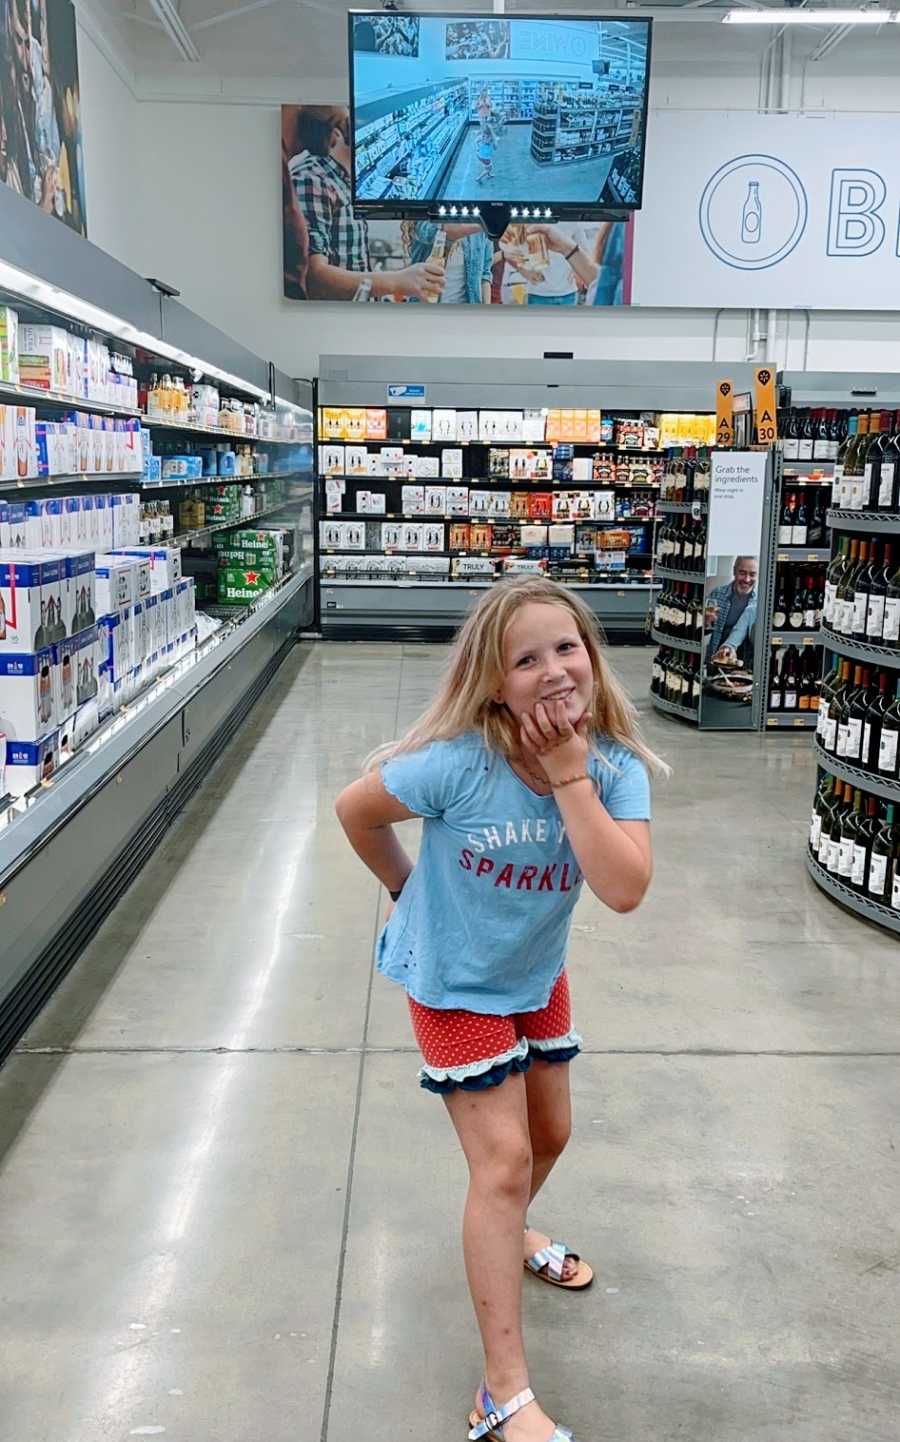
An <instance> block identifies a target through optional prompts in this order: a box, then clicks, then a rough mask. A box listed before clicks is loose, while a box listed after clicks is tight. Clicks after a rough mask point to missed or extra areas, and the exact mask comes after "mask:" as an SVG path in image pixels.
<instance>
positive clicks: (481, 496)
mask: <svg viewBox="0 0 900 1442" xmlns="http://www.w3.org/2000/svg"><path fill="white" fill-rule="evenodd" d="M491 504H492V500H491V492H490V491H470V492H469V514H470V515H471V516H489V515H490V513H491Z"/></svg>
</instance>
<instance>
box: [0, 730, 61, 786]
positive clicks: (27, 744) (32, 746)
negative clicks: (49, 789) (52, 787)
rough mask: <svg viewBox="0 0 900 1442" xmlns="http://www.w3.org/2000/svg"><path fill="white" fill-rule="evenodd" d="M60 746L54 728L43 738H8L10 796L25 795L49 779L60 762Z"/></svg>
mask: <svg viewBox="0 0 900 1442" xmlns="http://www.w3.org/2000/svg"><path fill="white" fill-rule="evenodd" d="M58 746H59V740H58V736H57V733H56V732H55V731H51V732H50V734H49V735H48V736H44V737H42V739H41V740H40V741H7V743H6V789H7V791H8V792H9V794H10V796H24V795H25V794H26V792H28V791H32V790H33V789H34V788H35V786H40V784H41V782H42V781H49V780H50V777H51V776H52V775H53V774H54V772H55V771H56V768H57V766H58V765H59V750H58Z"/></svg>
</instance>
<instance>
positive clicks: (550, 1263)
mask: <svg viewBox="0 0 900 1442" xmlns="http://www.w3.org/2000/svg"><path fill="white" fill-rule="evenodd" d="M567 1257H573V1258H574V1259H575V1261H576V1262H578V1261H580V1260H581V1258H580V1257H579V1255H578V1253H577V1252H573V1251H572V1250H571V1248H570V1247H567V1246H566V1244H565V1242H551V1243H550V1245H549V1247H542V1248H541V1250H540V1251H539V1252H535V1254H534V1256H533V1257H529V1258H528V1261H527V1263H526V1265H527V1266H529V1267H530V1268H531V1270H532V1271H533V1272H542V1271H543V1269H544V1268H545V1267H546V1268H547V1271H548V1272H549V1274H550V1276H551V1277H554V1278H555V1279H556V1281H557V1282H561V1281H562V1274H563V1267H564V1265H565V1261H566V1258H567ZM551 1442H553V1439H552V1438H551Z"/></svg>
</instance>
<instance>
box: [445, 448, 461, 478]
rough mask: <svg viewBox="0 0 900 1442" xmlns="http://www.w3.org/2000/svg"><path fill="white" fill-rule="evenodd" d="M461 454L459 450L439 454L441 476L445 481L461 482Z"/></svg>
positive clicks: (448, 450)
mask: <svg viewBox="0 0 900 1442" xmlns="http://www.w3.org/2000/svg"><path fill="white" fill-rule="evenodd" d="M462 473H463V453H462V451H461V450H454V449H447V450H446V451H442V452H441V475H442V476H443V477H444V479H445V480H448V481H458V480H462Z"/></svg>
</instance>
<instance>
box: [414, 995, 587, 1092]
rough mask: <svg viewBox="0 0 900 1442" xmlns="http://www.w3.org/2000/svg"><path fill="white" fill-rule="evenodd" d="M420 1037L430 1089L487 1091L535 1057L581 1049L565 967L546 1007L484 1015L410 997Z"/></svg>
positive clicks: (556, 1057) (558, 1057) (567, 1056)
mask: <svg viewBox="0 0 900 1442" xmlns="http://www.w3.org/2000/svg"><path fill="white" fill-rule="evenodd" d="M407 1001H408V1002H409V1012H410V1016H411V1017H412V1024H413V1031H414V1032H415V1037H416V1042H417V1044H418V1046H419V1050H420V1051H421V1053H422V1058H423V1061H424V1063H425V1065H424V1066H423V1067H422V1070H421V1071H420V1072H419V1082H420V1084H421V1085H422V1086H423V1087H425V1088H426V1089H427V1090H428V1091H432V1092H439V1093H442V1094H445V1095H446V1093H448V1092H452V1091H455V1090H456V1088H457V1087H460V1088H461V1089H462V1090H463V1091H483V1090H485V1089H486V1088H487V1087H495V1086H499V1085H500V1083H501V1082H503V1081H505V1080H506V1078H507V1077H508V1076H510V1075H513V1074H514V1073H515V1072H524V1071H527V1070H528V1068H529V1067H530V1066H531V1063H532V1061H535V1060H538V1061H546V1062H562V1061H571V1060H572V1058H573V1057H575V1056H577V1055H578V1052H579V1051H580V1050H581V1037H580V1036H579V1035H578V1033H577V1032H576V1031H573V1030H572V1008H571V1002H570V999H569V979H568V977H567V976H566V973H565V972H563V973H562V974H561V976H560V977H559V979H558V981H557V982H556V985H555V986H554V988H553V991H552V992H551V994H550V1000H549V1001H548V1003H547V1005H546V1006H545V1007H543V1009H542V1010H541V1011H527V1012H521V1013H519V1014H518V1015H515V1016H485V1015H482V1014H481V1013H479V1012H474V1011H442V1010H437V1009H435V1008H434V1007H430V1006H423V1005H422V1003H421V1002H418V1001H415V1000H414V999H413V998H412V997H411V996H408V997H407Z"/></svg>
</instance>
